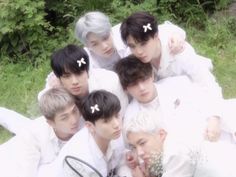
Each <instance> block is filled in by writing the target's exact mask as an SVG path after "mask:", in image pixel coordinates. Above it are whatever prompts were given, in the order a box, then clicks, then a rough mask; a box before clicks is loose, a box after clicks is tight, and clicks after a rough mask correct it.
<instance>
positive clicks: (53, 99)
mask: <svg viewBox="0 0 236 177" xmlns="http://www.w3.org/2000/svg"><path fill="white" fill-rule="evenodd" d="M74 103H75V99H74V97H73V96H72V95H71V94H70V93H69V92H68V91H66V90H65V89H63V88H52V89H50V90H48V91H47V92H45V93H44V94H43V95H42V96H41V98H40V100H39V109H40V111H41V113H42V114H43V116H45V118H46V119H49V120H54V118H55V116H56V114H57V113H58V112H60V111H63V110H64V109H65V108H66V107H67V106H69V105H72V104H74Z"/></svg>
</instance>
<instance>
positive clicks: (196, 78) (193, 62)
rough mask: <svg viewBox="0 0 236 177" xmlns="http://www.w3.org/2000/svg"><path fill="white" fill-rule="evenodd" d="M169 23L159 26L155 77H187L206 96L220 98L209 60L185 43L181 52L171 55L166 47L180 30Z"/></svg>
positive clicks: (220, 92) (220, 94)
mask: <svg viewBox="0 0 236 177" xmlns="http://www.w3.org/2000/svg"><path fill="white" fill-rule="evenodd" d="M176 27H177V26H175V25H173V24H171V23H170V22H165V23H164V24H163V25H159V26H158V28H159V33H158V36H159V39H160V42H161V60H160V66H159V69H158V71H157V70H156V71H155V72H156V75H157V77H158V78H159V79H162V78H166V77H171V76H178V75H187V76H188V77H189V78H190V80H191V81H192V82H193V83H196V85H198V86H199V87H200V88H201V89H203V90H205V92H207V94H210V95H212V96H213V97H218V98H222V91H221V87H220V86H219V84H218V83H217V82H216V79H215V77H214V76H213V74H212V73H211V70H212V63H211V60H210V59H207V58H205V57H202V56H200V55H197V54H196V52H195V51H194V49H193V48H192V46H191V45H190V44H189V43H187V42H185V49H184V51H183V52H181V53H179V54H176V55H172V54H171V53H170V49H169V46H168V41H169V37H170V34H171V33H173V31H176V32H178V34H181V29H180V28H179V29H178V28H176Z"/></svg>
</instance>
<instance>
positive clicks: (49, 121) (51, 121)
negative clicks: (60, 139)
mask: <svg viewBox="0 0 236 177" xmlns="http://www.w3.org/2000/svg"><path fill="white" fill-rule="evenodd" d="M47 123H48V124H49V125H50V126H51V127H52V128H55V122H54V121H53V120H49V119H47Z"/></svg>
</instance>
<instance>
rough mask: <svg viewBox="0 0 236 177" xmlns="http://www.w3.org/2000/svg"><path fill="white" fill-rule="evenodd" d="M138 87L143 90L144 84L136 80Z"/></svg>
mask: <svg viewBox="0 0 236 177" xmlns="http://www.w3.org/2000/svg"><path fill="white" fill-rule="evenodd" d="M138 88H139V90H140V91H143V90H144V89H145V86H144V84H143V83H142V82H138Z"/></svg>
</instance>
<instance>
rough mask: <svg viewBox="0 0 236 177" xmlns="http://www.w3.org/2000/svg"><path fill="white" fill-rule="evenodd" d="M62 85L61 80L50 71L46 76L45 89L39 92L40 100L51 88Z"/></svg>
mask: <svg viewBox="0 0 236 177" xmlns="http://www.w3.org/2000/svg"><path fill="white" fill-rule="evenodd" d="M57 87H61V83H60V80H59V79H58V78H57V77H56V76H55V74H54V73H53V72H51V73H49V74H48V76H47V78H46V84H45V87H44V89H43V90H41V91H40V92H39V93H38V100H39V99H40V98H41V96H42V95H43V94H44V93H45V92H46V91H47V90H49V89H50V88H57Z"/></svg>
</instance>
